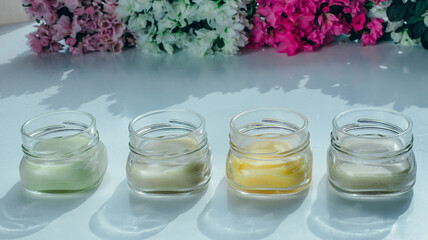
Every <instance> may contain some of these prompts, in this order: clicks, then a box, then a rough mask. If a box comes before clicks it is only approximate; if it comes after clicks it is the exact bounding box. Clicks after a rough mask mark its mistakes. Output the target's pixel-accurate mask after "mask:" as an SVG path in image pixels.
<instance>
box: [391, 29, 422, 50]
mask: <svg viewBox="0 0 428 240" xmlns="http://www.w3.org/2000/svg"><path fill="white" fill-rule="evenodd" d="M391 37H392V39H394V42H395V43H397V44H400V45H403V46H416V45H418V44H419V42H420V39H411V38H410V36H409V34H408V33H407V31H406V30H404V31H402V32H399V33H395V32H392V33H391Z"/></svg>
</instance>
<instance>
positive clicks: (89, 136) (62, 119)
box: [21, 111, 99, 161]
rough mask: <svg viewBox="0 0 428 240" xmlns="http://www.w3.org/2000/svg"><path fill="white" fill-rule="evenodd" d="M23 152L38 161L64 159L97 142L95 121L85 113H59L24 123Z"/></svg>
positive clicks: (22, 130) (44, 115) (38, 117)
mask: <svg viewBox="0 0 428 240" xmlns="http://www.w3.org/2000/svg"><path fill="white" fill-rule="evenodd" d="M21 134H22V139H23V144H22V150H23V151H24V153H25V154H26V155H28V156H32V157H33V158H34V159H38V160H49V161H52V160H65V159H69V158H72V157H73V156H75V155H76V154H78V153H81V152H83V151H86V150H88V149H90V148H91V147H93V146H95V145H96V144H97V143H98V140H99V139H98V132H97V130H96V127H95V118H94V117H93V116H92V115H91V114H89V113H86V112H80V111H56V112H51V113H47V114H43V115H40V116H37V117H35V118H32V119H30V120H28V121H27V122H25V123H24V124H23V125H22V127H21Z"/></svg>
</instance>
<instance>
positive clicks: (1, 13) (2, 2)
mask: <svg viewBox="0 0 428 240" xmlns="http://www.w3.org/2000/svg"><path fill="white" fill-rule="evenodd" d="M29 20H30V17H29V16H27V15H26V13H25V11H24V8H23V7H22V1H21V0H0V24H7V23H17V22H26V21H29Z"/></svg>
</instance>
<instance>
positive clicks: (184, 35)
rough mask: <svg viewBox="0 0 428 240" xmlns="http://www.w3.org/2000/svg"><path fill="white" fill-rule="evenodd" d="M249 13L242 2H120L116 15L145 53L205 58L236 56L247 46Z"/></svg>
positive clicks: (196, 0)
mask: <svg viewBox="0 0 428 240" xmlns="http://www.w3.org/2000/svg"><path fill="white" fill-rule="evenodd" d="M246 10H247V5H246V3H245V2H244V1H243V0H218V1H212V0H177V1H156V0H135V1H133V0H119V6H118V8H117V10H116V12H117V14H118V16H119V18H120V19H121V20H122V22H124V23H126V24H127V26H128V28H129V29H130V30H131V31H133V32H135V33H136V34H137V35H138V40H137V47H138V48H140V49H141V50H142V51H143V52H146V53H161V52H167V53H169V54H173V53H174V52H176V51H178V50H181V49H185V50H187V51H189V52H192V53H194V54H196V55H200V56H204V55H210V54H214V53H221V54H235V53H237V52H238V50H239V48H240V47H244V46H245V45H246V44H247V42H248V38H247V36H246V30H247V31H248V28H249V22H248V19H247V18H246V17H247V13H246Z"/></svg>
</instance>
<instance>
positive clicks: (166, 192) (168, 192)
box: [128, 178, 210, 196]
mask: <svg viewBox="0 0 428 240" xmlns="http://www.w3.org/2000/svg"><path fill="white" fill-rule="evenodd" d="M209 181H210V178H207V179H206V180H205V181H204V182H202V183H200V184H199V185H197V186H195V187H192V188H186V189H176V190H158V189H142V188H139V187H137V186H135V185H133V184H132V183H131V182H129V181H128V186H129V188H130V189H131V190H133V191H134V192H136V193H138V194H143V195H150V196H164V195H186V194H192V193H194V192H200V191H204V190H205V189H206V188H207V186H208V183H209Z"/></svg>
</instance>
